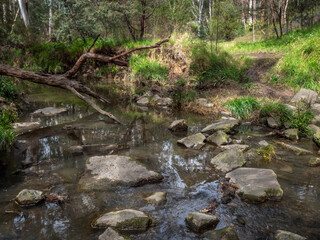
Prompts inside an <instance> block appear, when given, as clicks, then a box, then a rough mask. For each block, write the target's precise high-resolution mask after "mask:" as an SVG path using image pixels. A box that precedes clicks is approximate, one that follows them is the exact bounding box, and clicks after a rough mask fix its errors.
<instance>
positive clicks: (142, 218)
mask: <svg viewBox="0 0 320 240" xmlns="http://www.w3.org/2000/svg"><path fill="white" fill-rule="evenodd" d="M150 224H151V218H149V217H148V216H147V215H146V214H144V213H143V212H141V211H137V210H133V209H125V210H121V211H116V212H109V213H106V214H104V215H102V216H100V217H99V218H98V219H97V220H95V221H94V222H93V223H92V227H93V228H108V227H112V228H115V229H117V230H118V231H120V232H128V233H139V232H144V231H146V230H147V229H148V227H149V226H150Z"/></svg>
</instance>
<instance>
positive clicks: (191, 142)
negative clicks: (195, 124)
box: [177, 133, 206, 149]
mask: <svg viewBox="0 0 320 240" xmlns="http://www.w3.org/2000/svg"><path fill="white" fill-rule="evenodd" d="M205 139H206V137H205V136H204V135H203V134H202V133H197V134H194V135H191V136H188V137H185V138H182V139H180V140H178V141H177V142H178V143H179V144H181V145H184V146H185V147H186V148H193V149H200V148H201V147H203V146H204V140H205Z"/></svg>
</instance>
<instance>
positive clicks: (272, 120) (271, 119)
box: [267, 117, 280, 128]
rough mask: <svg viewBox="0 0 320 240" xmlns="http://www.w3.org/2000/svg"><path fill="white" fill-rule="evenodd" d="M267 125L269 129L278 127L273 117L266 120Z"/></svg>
mask: <svg viewBox="0 0 320 240" xmlns="http://www.w3.org/2000/svg"><path fill="white" fill-rule="evenodd" d="M267 124H268V126H269V127H270V128H279V127H280V124H279V123H278V122H277V121H276V120H275V119H274V118H273V117H268V118H267Z"/></svg>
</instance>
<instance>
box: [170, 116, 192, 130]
mask: <svg viewBox="0 0 320 240" xmlns="http://www.w3.org/2000/svg"><path fill="white" fill-rule="evenodd" d="M169 130H170V131H172V132H186V131H188V125H187V121H186V120H184V119H180V120H175V121H173V122H172V123H171V124H170V126H169Z"/></svg>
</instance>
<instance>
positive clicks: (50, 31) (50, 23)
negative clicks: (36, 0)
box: [48, 0, 52, 37]
mask: <svg viewBox="0 0 320 240" xmlns="http://www.w3.org/2000/svg"><path fill="white" fill-rule="evenodd" d="M48 32H49V37H51V35H52V0H49V31H48Z"/></svg>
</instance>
